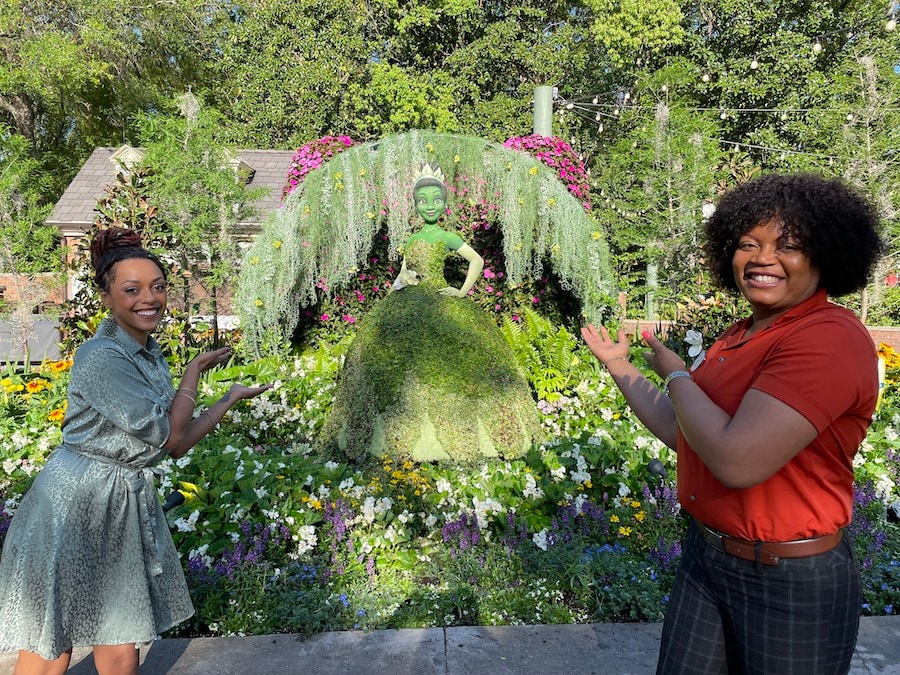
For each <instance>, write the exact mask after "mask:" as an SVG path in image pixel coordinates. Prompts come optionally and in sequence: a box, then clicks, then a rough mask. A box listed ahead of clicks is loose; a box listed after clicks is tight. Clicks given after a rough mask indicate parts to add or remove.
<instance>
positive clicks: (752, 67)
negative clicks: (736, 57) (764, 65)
mask: <svg viewBox="0 0 900 675" xmlns="http://www.w3.org/2000/svg"><path fill="white" fill-rule="evenodd" d="M757 68H759V61H758V60H757V59H756V57H755V56H754V57H753V60H752V61H751V62H750V70H756V69H757Z"/></svg>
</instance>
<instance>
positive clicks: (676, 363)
mask: <svg viewBox="0 0 900 675" xmlns="http://www.w3.org/2000/svg"><path fill="white" fill-rule="evenodd" d="M641 337H642V338H644V342H646V343H647V346H648V347H650V351H649V352H644V359H646V361H647V363H649V364H650V367H651V368H653V370H654V372H655V373H656V374H657V375H659V376H660V377H662V378H665V377H666V376H667V375H669V373H673V372H675V371H676V370H687V366H686V365H685V363H684V360H683V359H682V358H681V357H680V356H678V354H676V353H675V352H673V351H672V350H671V349H669V348H668V347H666V346H665V345H664V344H663V343H662V342H660V340H659V338H658V337H656V336H655V335H654V334H653V333H651V332H650V331H648V330H645V331H643V332H642V333H641Z"/></svg>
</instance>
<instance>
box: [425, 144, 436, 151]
mask: <svg viewBox="0 0 900 675" xmlns="http://www.w3.org/2000/svg"><path fill="white" fill-rule="evenodd" d="M425 149H426V150H427V151H428V152H434V146H433V145H432V144H431V143H429V144H428V145H426V146H425Z"/></svg>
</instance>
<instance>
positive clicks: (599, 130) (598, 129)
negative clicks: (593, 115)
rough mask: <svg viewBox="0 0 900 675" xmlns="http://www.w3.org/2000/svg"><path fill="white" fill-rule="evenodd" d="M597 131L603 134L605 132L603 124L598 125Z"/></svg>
mask: <svg viewBox="0 0 900 675" xmlns="http://www.w3.org/2000/svg"><path fill="white" fill-rule="evenodd" d="M597 131H598V132H599V133H601V134H602V133H603V125H602V124H598V125H597Z"/></svg>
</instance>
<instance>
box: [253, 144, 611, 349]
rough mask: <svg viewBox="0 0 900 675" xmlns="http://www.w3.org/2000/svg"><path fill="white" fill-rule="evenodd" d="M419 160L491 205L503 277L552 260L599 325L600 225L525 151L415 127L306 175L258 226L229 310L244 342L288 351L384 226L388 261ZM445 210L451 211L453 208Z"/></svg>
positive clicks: (604, 258) (533, 273) (606, 294)
mask: <svg viewBox="0 0 900 675" xmlns="http://www.w3.org/2000/svg"><path fill="white" fill-rule="evenodd" d="M424 162H431V163H435V164H438V165H439V166H441V168H442V169H443V171H444V174H445V175H446V176H447V182H448V183H452V182H454V180H455V178H456V177H457V176H458V175H465V176H468V177H471V178H475V179H477V180H472V181H469V184H470V185H473V186H477V187H476V188H475V189H476V190H483V191H484V192H483V193H473V194H472V195H471V197H472V198H473V199H480V198H482V197H487V198H488V199H491V200H496V202H497V203H498V206H499V209H498V224H499V226H500V227H501V228H502V231H503V235H504V256H505V258H506V267H507V271H508V274H509V279H510V281H511V282H512V283H517V282H519V281H522V280H524V279H525V278H527V277H529V276H530V277H533V278H539V277H540V276H542V274H543V272H544V270H543V262H544V261H545V260H547V259H549V260H550V263H551V265H552V266H553V270H554V271H555V273H556V274H557V276H558V277H559V279H560V283H561V285H562V286H563V288H565V289H566V290H571V291H572V292H573V293H575V295H576V296H577V297H578V298H579V299H580V301H581V303H582V306H583V311H584V314H585V316H586V317H587V318H588V319H589V320H597V319H599V317H600V316H601V315H602V313H603V312H604V311H605V310H606V308H608V307H609V306H610V304H611V302H610V297H611V295H612V292H613V281H612V280H613V276H612V272H611V270H610V266H609V260H608V248H607V245H606V238H605V235H604V234H603V230H602V227H601V226H600V224H599V223H598V222H597V221H595V220H594V219H593V218H592V217H591V216H590V215H589V214H588V213H587V212H586V211H585V210H584V208H583V206H582V205H581V203H580V202H579V200H578V199H576V198H575V197H573V196H572V195H571V194H570V193H569V192H568V190H567V188H566V186H565V185H564V184H563V183H562V182H561V181H560V180H558V178H557V176H556V174H555V173H554V172H553V171H552V170H550V169H549V168H547V167H546V166H545V165H544V164H542V163H541V162H539V161H538V160H536V159H533V158H532V157H531V156H529V155H527V154H525V153H523V152H518V151H515V150H511V149H509V148H505V147H503V146H501V145H498V144H495V143H489V142H487V141H485V140H484V139H482V138H477V137H473V136H459V135H453V134H438V133H434V132H430V131H411V132H408V133H404V134H398V135H396V136H389V137H386V138H384V139H381V140H380V141H377V142H374V143H368V144H362V145H357V146H354V147H352V148H348V149H346V150H344V151H343V152H341V153H340V154H339V155H337V156H336V157H334V158H333V159H332V160H331V161H329V162H328V163H326V164H324V165H322V166H321V167H319V168H318V169H315V170H313V171H311V172H310V173H309V174H308V175H307V176H306V178H305V180H304V181H303V183H302V184H301V185H300V186H299V187H298V188H297V189H296V190H295V191H294V192H293V193H291V194H290V195H289V196H288V197H287V199H286V200H285V203H284V206H283V208H281V209H279V210H278V211H276V212H275V213H274V214H272V216H271V217H270V218H269V219H268V220H267V221H266V223H265V224H264V226H263V230H262V232H261V233H260V235H259V236H258V237H257V239H256V241H255V243H254V245H253V246H252V248H251V249H250V250H249V252H248V254H247V257H246V259H245V262H244V265H243V267H242V271H241V277H240V280H239V283H238V289H237V293H236V304H237V306H238V308H239V311H240V313H241V316H242V321H243V324H242V325H243V327H244V335H245V338H246V341H247V344H248V345H249V346H250V347H251V348H254V349H255V350H256V351H260V350H261V349H264V348H273V349H284V348H285V347H286V346H287V344H288V342H289V339H290V336H291V335H292V334H293V330H294V327H295V326H296V325H297V321H298V313H299V310H300V308H301V307H306V306H308V305H311V304H313V303H315V302H316V299H317V291H318V292H319V293H322V294H324V295H326V296H330V295H331V294H333V293H334V291H335V290H336V289H340V288H341V287H343V286H345V285H346V284H348V283H349V282H350V280H351V279H352V277H353V275H354V273H355V272H356V271H357V269H358V268H359V267H362V266H363V265H364V263H365V260H366V257H367V254H368V252H369V251H370V249H371V248H372V243H373V237H374V236H375V233H376V232H377V231H378V230H379V229H380V228H381V227H382V226H383V225H384V224H385V223H386V225H387V228H386V231H387V233H388V239H389V242H388V256H389V257H390V258H391V259H392V260H396V259H398V257H399V248H400V247H401V246H402V244H403V243H404V242H405V241H406V239H407V238H408V237H409V235H410V234H411V232H412V226H411V224H410V223H411V217H412V215H413V211H412V204H411V201H410V199H409V187H410V185H411V184H412V176H413V173H414V172H415V171H416V169H417V168H418V167H419V166H420V165H421V164H422V163H424ZM451 206H452V205H451Z"/></svg>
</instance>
